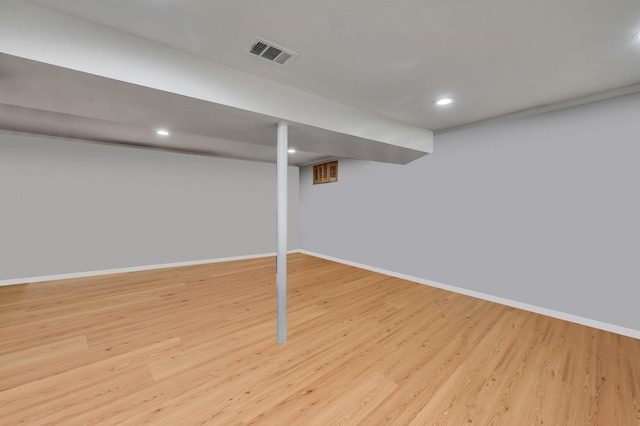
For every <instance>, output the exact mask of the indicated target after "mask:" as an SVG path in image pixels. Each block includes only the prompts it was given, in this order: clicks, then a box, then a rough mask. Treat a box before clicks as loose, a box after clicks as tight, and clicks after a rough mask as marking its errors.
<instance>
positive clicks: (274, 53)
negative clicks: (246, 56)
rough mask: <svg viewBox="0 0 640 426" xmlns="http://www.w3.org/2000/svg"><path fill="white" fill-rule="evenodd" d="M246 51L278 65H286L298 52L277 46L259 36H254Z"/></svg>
mask: <svg viewBox="0 0 640 426" xmlns="http://www.w3.org/2000/svg"><path fill="white" fill-rule="evenodd" d="M246 52H247V53H250V54H252V55H255V56H257V57H259V58H261V59H264V60H265V61H269V62H273V63H274V64H278V65H287V64H289V63H291V62H293V60H294V59H296V58H297V57H298V54H297V53H296V52H294V51H293V50H289V49H286V48H284V47H282V46H278V45H277V44H275V43H271V42H270V41H267V40H265V39H263V38H260V37H256V38H255V39H254V40H253V41H252V42H251V44H250V45H249V47H247V49H246Z"/></svg>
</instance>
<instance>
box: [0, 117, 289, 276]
mask: <svg viewBox="0 0 640 426" xmlns="http://www.w3.org/2000/svg"><path fill="white" fill-rule="evenodd" d="M274 138H275V129H274ZM274 155H275V154H274ZM289 183H290V185H289V205H290V208H289V222H290V223H289V249H296V248H297V247H298V233H297V230H298V168H296V167H290V168H289ZM275 226H276V167H275V164H271V163H260V162H249V161H240V160H229V159H220V158H213V157H205V156H198V155H187V154H178V153H172V152H163V151H153V150H143V149H136V148H127V147H120V146H112V145H103V144H95V143H87V142H82V141H70V140H59V139H53V138H47V137H35V136H26V135H14V134H0V280H2V279H19V278H27V277H38V276H48V275H55V274H67V273H77V272H85V271H97V270H105V269H117V268H126V267H139V266H147V265H158V264H165V263H174V262H185V261H198V260H205V259H217V258H224V257H233V256H247V255H254V254H263V253H275V251H276V241H275V238H276V232H275Z"/></svg>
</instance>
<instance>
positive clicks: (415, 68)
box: [14, 0, 640, 162]
mask: <svg viewBox="0 0 640 426" xmlns="http://www.w3.org/2000/svg"><path fill="white" fill-rule="evenodd" d="M28 2H29V3H32V4H37V5H40V6H44V7H46V8H50V9H54V10H56V11H59V12H62V13H64V14H67V15H71V16H74V17H77V18H79V19H82V20H86V21H89V22H92V23H94V24H97V25H100V26H103V27H106V28H109V29H112V30H116V31H119V32H123V33H126V34H129V35H132V36H135V37H138V38H141V39H144V40H148V41H150V42H152V43H156V44H160V45H163V46H166V47H170V48H173V49H176V50H179V51H181V52H185V53H188V54H191V55H195V56H198V57H200V58H204V59H207V60H209V61H213V62H216V63H218V64H222V65H225V66H228V67H231V68H234V69H237V70H240V71H244V72H247V73H250V74H254V75H256V76H259V77H261V78H265V79H269V80H273V81H275V82H278V83H281V84H284V85H287V86H290V87H293V88H296V89H299V90H302V91H305V92H308V93H311V94H315V95H319V96H322V97H324V98H327V99H331V100H333V101H337V102H340V103H343V104H346V105H350V106H353V107H356V108H359V109H362V110H365V111H370V112H374V113H377V114H380V115H382V116H385V117H388V118H391V119H393V120H397V121H399V122H403V123H409V124H413V125H417V126H420V127H423V128H426V129H430V130H434V131H447V130H451V129H455V128H461V127H465V126H469V125H471V124H474V123H479V122H484V121H487V120H492V119H496V118H497V117H505V116H510V115H513V114H522V113H529V112H537V111H541V110H548V109H551V108H555V107H561V106H566V105H569V104H575V103H580V102H582V101H588V100H593V99H601V98H605V97H607V96H612V95H616V94H620V93H628V92H631V91H638V90H640V42H634V41H633V40H632V38H633V35H634V34H635V33H638V32H640V2H639V1H637V0H554V1H540V0H483V1H473V0H428V1H426V0H413V1H411V0H407V1H400V2H398V1H391V0H350V1H344V0H324V1H311V0H270V1H264V0H245V1H237V0H215V1H210V0H191V1H175V0H138V1H135V2H132V1H130V0H110V1H100V0H29V1H28ZM255 36H260V37H263V38H265V39H267V40H269V41H272V42H274V43H277V44H280V45H282V46H284V47H286V48H289V49H291V50H294V51H295V52H297V53H299V54H300V56H299V57H298V58H297V59H296V60H295V61H294V62H293V63H291V64H289V65H288V66H286V67H278V66H276V65H273V64H270V63H267V62H265V61H261V60H259V59H257V58H255V57H253V56H251V55H248V54H247V53H245V49H246V47H247V45H248V44H249V43H250V42H251V40H252V39H253V38H254V37H255ZM444 95H447V96H453V97H455V98H456V102H455V103H454V104H453V105H451V106H449V107H445V108H437V107H435V106H434V105H433V104H432V101H433V99H435V98H437V97H440V96H444ZM14 112H15V111H14ZM204 136H206V134H205V135H204ZM314 158H319V157H309V158H307V160H308V159H312V160H313V159H314ZM301 162H302V161H301Z"/></svg>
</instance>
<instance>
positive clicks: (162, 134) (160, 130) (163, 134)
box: [156, 129, 169, 136]
mask: <svg viewBox="0 0 640 426" xmlns="http://www.w3.org/2000/svg"><path fill="white" fill-rule="evenodd" d="M156 133H157V134H159V135H160V136H169V131H168V130H166V129H158V130H156Z"/></svg>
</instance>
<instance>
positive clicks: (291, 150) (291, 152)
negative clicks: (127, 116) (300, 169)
mask: <svg viewBox="0 0 640 426" xmlns="http://www.w3.org/2000/svg"><path fill="white" fill-rule="evenodd" d="M287 152H288V153H289V154H293V153H294V152H296V150H295V149H293V148H290V149H289V150H288V151H287Z"/></svg>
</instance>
